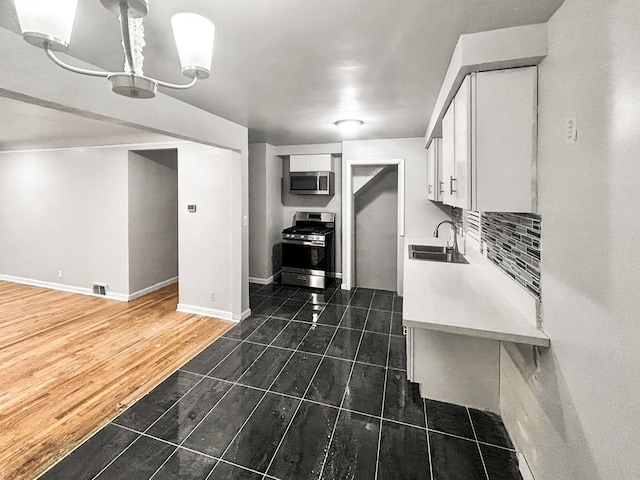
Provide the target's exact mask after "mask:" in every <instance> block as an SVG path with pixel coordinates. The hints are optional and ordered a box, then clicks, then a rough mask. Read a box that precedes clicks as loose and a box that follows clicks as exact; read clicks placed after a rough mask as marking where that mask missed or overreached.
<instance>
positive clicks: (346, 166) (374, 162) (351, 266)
mask: <svg viewBox="0 0 640 480" xmlns="http://www.w3.org/2000/svg"><path fill="white" fill-rule="evenodd" d="M387 165H397V166H398V215H397V221H398V241H397V252H396V255H397V257H398V262H399V263H398V274H397V279H396V285H397V292H398V294H400V295H401V294H402V275H401V272H402V270H401V263H400V260H401V256H400V254H399V253H400V252H402V250H403V248H404V211H405V199H404V158H394V159H370V160H347V161H345V162H342V289H343V290H351V288H353V272H354V271H355V264H356V259H355V252H354V245H355V213H354V192H353V169H354V167H362V166H368V167H372V166H382V167H384V166H387Z"/></svg>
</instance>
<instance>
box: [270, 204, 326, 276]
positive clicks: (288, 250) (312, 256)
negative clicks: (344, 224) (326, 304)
mask: <svg viewBox="0 0 640 480" xmlns="http://www.w3.org/2000/svg"><path fill="white" fill-rule="evenodd" d="M335 222H336V214H335V213H329V212H297V213H296V215H295V220H294V224H293V226H292V227H289V228H285V229H284V230H283V231H282V283H286V284H290V285H302V286H305V287H314V288H325V286H326V284H327V283H326V282H327V281H326V279H327V275H328V274H329V272H332V271H333V241H334V239H333V237H334V231H335V226H336V223H335Z"/></svg>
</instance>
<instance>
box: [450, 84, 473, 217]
mask: <svg viewBox="0 0 640 480" xmlns="http://www.w3.org/2000/svg"><path fill="white" fill-rule="evenodd" d="M471 86H472V76H467V77H466V78H465V79H464V81H463V82H462V85H460V89H459V90H458V93H456V97H455V103H454V115H453V122H454V128H453V131H454V156H453V158H454V159H455V162H454V166H453V173H454V176H453V179H449V189H450V190H451V193H452V195H453V206H454V207H460V208H464V209H466V210H469V209H470V208H471V191H472V177H471V164H472V159H471V141H472V132H473V124H472V122H471V109H472V105H471V102H472V96H471ZM445 180H446V179H445Z"/></svg>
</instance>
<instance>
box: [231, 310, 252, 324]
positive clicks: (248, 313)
mask: <svg viewBox="0 0 640 480" xmlns="http://www.w3.org/2000/svg"><path fill="white" fill-rule="evenodd" d="M250 316H251V309H250V308H247V309H246V310H245V311H244V312H242V314H240V315H232V316H231V319H232V320H233V321H234V322H241V321H242V320H244V319H245V318H249V317H250Z"/></svg>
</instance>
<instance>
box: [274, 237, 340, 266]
mask: <svg viewBox="0 0 640 480" xmlns="http://www.w3.org/2000/svg"><path fill="white" fill-rule="evenodd" d="M328 267H329V258H328V257H327V248H326V244H325V242H319V241H303V240H288V239H286V240H285V239H283V240H282V269H283V270H285V271H289V272H295V273H310V274H313V275H325V272H326V271H327V269H328Z"/></svg>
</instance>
